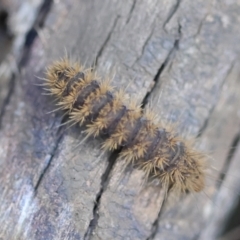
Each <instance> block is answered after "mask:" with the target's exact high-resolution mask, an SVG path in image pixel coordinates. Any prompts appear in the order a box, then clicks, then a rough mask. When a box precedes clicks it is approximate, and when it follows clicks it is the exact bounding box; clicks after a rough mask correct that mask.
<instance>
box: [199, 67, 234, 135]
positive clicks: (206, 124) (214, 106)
mask: <svg viewBox="0 0 240 240" xmlns="http://www.w3.org/2000/svg"><path fill="white" fill-rule="evenodd" d="M233 67H234V62H233V63H232V64H231V65H230V67H229V69H228V71H227V74H226V77H225V79H224V81H223V82H222V85H221V87H220V88H221V89H222V88H223V86H224V84H225V82H226V81H227V79H228V76H229V75H230V73H231V72H232V69H233ZM218 92H220V91H218ZM217 103H218V101H215V104H213V106H212V108H211V109H210V111H209V113H208V117H207V118H206V119H205V121H204V123H203V125H202V127H201V128H200V129H199V131H198V134H197V137H196V138H200V137H201V136H202V134H203V133H204V131H205V130H206V129H207V128H208V124H209V120H210V119H211V116H212V114H213V112H214V110H215V108H216V105H217Z"/></svg>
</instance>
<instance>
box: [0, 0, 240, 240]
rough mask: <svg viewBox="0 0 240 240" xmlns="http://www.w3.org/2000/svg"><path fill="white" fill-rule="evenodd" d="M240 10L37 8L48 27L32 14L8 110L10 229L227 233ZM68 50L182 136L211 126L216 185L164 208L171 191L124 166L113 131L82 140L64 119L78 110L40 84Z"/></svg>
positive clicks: (154, 1)
mask: <svg viewBox="0 0 240 240" xmlns="http://www.w3.org/2000/svg"><path fill="white" fill-rule="evenodd" d="M38 3H39V2H38ZM239 14H240V1H235V2H230V1H227V0H225V1H216V2H214V1H211V2H207V1H202V0H196V1H191V0H176V1H167V0H164V1H160V0H151V1H150V0H148V1H147V0H144V1H136V0H133V1H127V0H124V1H117V0H104V1H97V0H90V1H84V0H81V1H76V0H70V1H64V0H61V1H55V2H54V4H53V5H52V7H51V10H50V12H49V13H48V15H47V16H46V17H44V15H42V12H40V13H39V15H36V16H35V17H36V19H41V21H40V20H38V25H39V23H40V22H41V23H44V25H43V26H41V28H39V27H37V24H36V22H35V23H33V22H32V24H33V25H34V26H35V27H37V28H36V29H37V32H38V35H37V36H35V38H34V41H31V42H30V43H29V44H27V45H25V49H27V50H29V51H24V52H23V55H22V57H21V58H22V59H24V60H25V61H21V59H20V60H19V61H17V63H18V62H20V63H19V67H20V71H21V72H20V73H19V74H18V75H17V76H16V78H15V85H14V87H13V90H12V92H10V97H9V100H8V101H7V102H6V105H5V106H4V109H5V110H4V112H3V114H2V116H1V123H2V124H1V129H0V146H1V151H0V156H1V157H0V182H1V183H0V201H1V205H0V213H1V214H0V222H1V229H2V230H1V231H0V237H1V238H2V239H164V240H170V239H216V238H217V235H218V234H219V233H220V232H221V228H222V224H224V221H225V220H226V218H227V213H228V212H229V211H230V210H231V207H232V206H233V205H234V203H235V201H236V198H237V195H238V193H239V192H240V191H239V190H240V185H239V176H238V175H239V174H238V171H237V170H238V169H239V156H240V155H239V150H238V149H239V131H240V126H239V122H240V121H239V120H240V119H239V118H240V113H239V111H240V104H239V103H240V90H239V89H240V81H239V52H240V47H239V45H238V43H239V40H240V30H239V27H238V26H239V21H240V20H239V17H238V16H239ZM40 25H42V24H40ZM25 35H26V33H25ZM19 48H22V47H19ZM65 50H66V51H67V52H68V54H70V55H71V56H72V57H73V58H76V59H77V58H80V60H81V61H82V62H83V63H86V64H87V65H91V64H93V63H94V62H95V63H96V68H97V70H98V72H99V74H101V75H103V76H109V74H112V75H113V73H114V75H115V77H114V80H113V84H114V85H116V86H117V87H122V88H124V87H127V86H128V87H127V90H128V91H129V93H130V94H132V96H133V97H135V98H136V97H137V98H138V99H139V102H142V101H143V99H144V103H145V104H146V103H150V104H151V105H152V106H153V108H154V109H155V111H157V112H158V113H159V114H160V116H161V118H162V119H163V120H166V121H170V122H173V123H178V125H177V129H178V130H179V132H181V133H182V134H185V135H187V136H188V137H189V138H191V137H196V136H199V135H200V139H199V141H198V142H199V143H198V147H199V148H200V149H202V150H203V151H206V152H210V153H211V156H212V158H210V159H209V161H210V163H211V165H213V166H214V167H215V168H218V169H219V171H218V172H217V174H216V171H211V173H210V177H209V179H208V180H209V181H208V184H207V187H206V189H205V191H204V193H201V194H197V195H187V196H184V197H183V198H180V199H178V198H176V197H174V196H169V197H168V199H167V201H165V202H164V205H163V206H162V202H163V199H164V194H163V192H162V191H161V190H159V189H156V188H154V187H153V186H149V187H145V188H142V186H141V182H142V178H143V173H142V172H141V171H137V170H133V171H132V172H131V173H128V174H126V175H123V173H122V169H123V163H122V162H121V161H117V160H116V157H117V155H116V154H115V153H114V154H110V153H102V152H101V150H100V144H101V142H102V141H101V139H88V140H87V141H85V142H83V143H80V142H81V140H83V138H84V135H83V134H82V133H81V130H82V129H80V128H79V127H78V126H73V127H71V128H68V126H67V125H65V126H62V127H59V125H60V124H61V123H62V122H64V121H66V119H63V116H62V115H63V114H62V113H61V112H52V113H51V114H47V112H49V111H51V110H54V108H55V106H54V103H53V102H52V101H53V99H52V98H51V97H49V96H44V95H42V92H43V89H42V88H41V87H40V86H36V85H35V84H36V83H41V80H40V79H38V78H37V77H36V76H39V77H44V70H45V67H46V66H47V65H48V64H49V63H50V62H52V61H53V60H55V59H57V58H58V57H62V56H64V54H65ZM17 56H19V55H17ZM129 82H130V84H129ZM128 84H129V85H128ZM146 96H147V97H146ZM231 147H234V149H233V150H231V149H232V148H231ZM114 163H115V164H114ZM221 171H223V172H227V175H226V178H224V181H218V180H217V179H218V178H219V175H218V173H219V172H221ZM123 176H125V177H123ZM219 182H220V183H219ZM216 194H217V195H216ZM220 221H221V224H219V222H220Z"/></svg>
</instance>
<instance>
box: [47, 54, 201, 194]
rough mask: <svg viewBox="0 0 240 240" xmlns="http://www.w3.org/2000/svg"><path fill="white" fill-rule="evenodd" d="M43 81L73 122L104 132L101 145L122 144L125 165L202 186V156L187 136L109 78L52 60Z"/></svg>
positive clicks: (176, 183) (191, 187) (172, 182)
mask: <svg viewBox="0 0 240 240" xmlns="http://www.w3.org/2000/svg"><path fill="white" fill-rule="evenodd" d="M46 79H47V80H46V81H47V83H46V85H47V86H48V90H49V92H50V93H51V94H52V95H54V96H55V97H56V98H57V99H58V105H59V106H60V108H62V109H64V110H68V111H69V115H70V118H71V120H72V121H74V122H77V123H79V124H80V125H83V124H85V126H86V128H87V130H86V133H87V135H92V136H94V137H96V136H104V139H105V140H104V142H103V145H102V148H103V149H105V150H109V151H113V150H115V149H119V148H121V149H122V150H121V152H120V158H121V159H123V160H124V161H125V162H126V164H132V165H133V166H135V167H136V168H139V169H142V170H143V171H144V173H145V176H146V178H147V179H158V180H159V181H160V182H161V183H162V185H165V186H167V187H168V188H172V189H176V190H177V191H180V192H187V191H190V192H200V191H201V190H203V188H204V186H205V164H204V163H205V162H204V159H205V157H204V155H203V154H201V153H198V152H197V151H195V150H194V149H193V147H192V146H191V145H190V144H188V143H187V142H186V140H185V139H182V138H180V137H177V136H176V134H175V133H174V132H173V131H172V130H169V129H167V127H166V126H163V125H161V124H160V123H158V122H157V121H156V116H155V114H153V113H152V112H151V111H149V110H148V109H147V110H145V111H144V112H143V111H142V109H141V107H140V106H139V105H137V104H136V103H134V102H127V101H125V99H126V96H125V95H124V93H123V91H122V90H120V91H115V92H114V91H113V87H112V86H111V84H110V81H109V80H105V81H100V80H99V78H98V77H97V76H96V74H95V73H94V72H93V71H92V70H89V69H88V70H85V69H84V68H83V67H82V66H81V65H79V64H77V63H75V64H71V63H70V62H69V61H68V60H67V59H63V60H61V61H58V62H55V63H53V64H52V66H50V67H49V68H48V70H47V77H46Z"/></svg>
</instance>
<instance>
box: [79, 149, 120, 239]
mask: <svg viewBox="0 0 240 240" xmlns="http://www.w3.org/2000/svg"><path fill="white" fill-rule="evenodd" d="M120 151H121V149H119V150H116V151H114V152H113V153H112V154H111V155H110V156H109V159H108V165H107V167H106V169H105V172H104V173H103V175H102V179H101V187H100V190H99V192H98V193H97V195H96V199H95V204H94V207H93V218H92V219H91V221H90V223H89V225H88V228H87V231H86V232H85V234H84V238H83V239H84V240H90V239H91V236H92V233H93V231H94V229H95V228H96V226H97V223H98V219H99V215H98V210H99V207H100V203H101V198H102V195H103V193H104V192H105V190H106V189H107V186H108V183H109V181H110V174H111V172H112V169H113V167H114V165H115V163H116V160H117V158H118V154H119V153H120Z"/></svg>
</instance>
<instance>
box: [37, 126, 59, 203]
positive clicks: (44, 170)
mask: <svg viewBox="0 0 240 240" xmlns="http://www.w3.org/2000/svg"><path fill="white" fill-rule="evenodd" d="M61 130H62V127H60V128H59V129H58V131H57V135H60V136H59V137H58V139H57V141H56V144H55V146H54V147H53V150H52V153H51V157H50V159H49V160H48V162H47V164H46V166H45V167H44V168H43V170H42V171H41V174H40V175H39V178H38V180H37V183H36V185H35V187H34V195H33V199H34V198H35V197H36V196H37V191H38V188H39V186H40V185H41V183H42V180H43V178H44V176H45V175H46V173H47V171H48V169H49V167H50V165H51V163H52V160H53V158H54V156H55V153H56V151H57V149H58V146H59V143H60V142H61V140H62V137H63V133H61Z"/></svg>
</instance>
